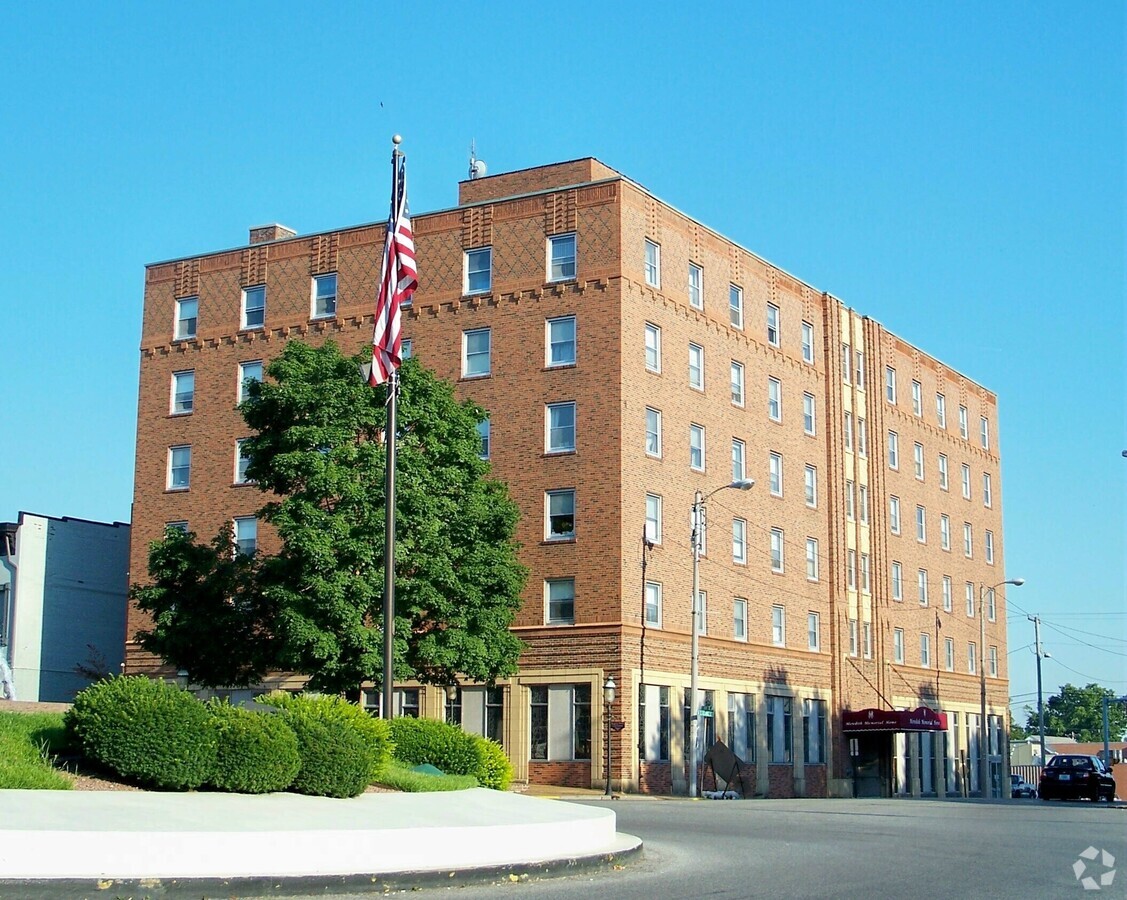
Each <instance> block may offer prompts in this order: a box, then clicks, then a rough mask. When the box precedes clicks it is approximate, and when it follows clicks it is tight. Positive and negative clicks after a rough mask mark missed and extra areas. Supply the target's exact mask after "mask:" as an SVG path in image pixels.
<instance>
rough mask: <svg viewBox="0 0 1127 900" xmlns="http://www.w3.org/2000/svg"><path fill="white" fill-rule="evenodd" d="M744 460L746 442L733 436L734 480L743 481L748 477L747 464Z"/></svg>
mask: <svg viewBox="0 0 1127 900" xmlns="http://www.w3.org/2000/svg"><path fill="white" fill-rule="evenodd" d="M744 460H745V454H744V442H743V441H741V440H739V439H738V438H732V481H743V480H744V479H745V478H747V465H746V463H745V461H744Z"/></svg>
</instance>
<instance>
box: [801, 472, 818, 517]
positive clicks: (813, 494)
mask: <svg viewBox="0 0 1127 900" xmlns="http://www.w3.org/2000/svg"><path fill="white" fill-rule="evenodd" d="M803 484H804V487H805V490H806V505H807V506H812V507H813V506H817V505H818V470H817V469H815V468H814V467H813V466H807V467H806V472H805V474H804V475H803Z"/></svg>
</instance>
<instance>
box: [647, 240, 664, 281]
mask: <svg viewBox="0 0 1127 900" xmlns="http://www.w3.org/2000/svg"><path fill="white" fill-rule="evenodd" d="M645 268H646V284H648V285H649V286H650V287H655V288H659V287H661V245H659V244H657V243H655V242H654V241H651V240H649V239H648V238H647V239H646V262H645Z"/></svg>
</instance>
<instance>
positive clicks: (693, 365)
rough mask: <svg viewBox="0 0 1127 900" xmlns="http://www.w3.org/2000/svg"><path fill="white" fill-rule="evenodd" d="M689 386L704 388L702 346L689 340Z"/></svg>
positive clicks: (694, 388)
mask: <svg viewBox="0 0 1127 900" xmlns="http://www.w3.org/2000/svg"><path fill="white" fill-rule="evenodd" d="M689 387H690V388H692V389H693V390H694V391H703V390H704V347H702V346H701V345H700V344H695V343H693V342H692V341H689Z"/></svg>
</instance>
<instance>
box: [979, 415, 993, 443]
mask: <svg viewBox="0 0 1127 900" xmlns="http://www.w3.org/2000/svg"><path fill="white" fill-rule="evenodd" d="M978 441H979V443H980V444H982V449H983V450H989V449H990V421H989V420H988V419H987V418H986V416H982V417H981V418H980V419H979V420H978Z"/></svg>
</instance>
